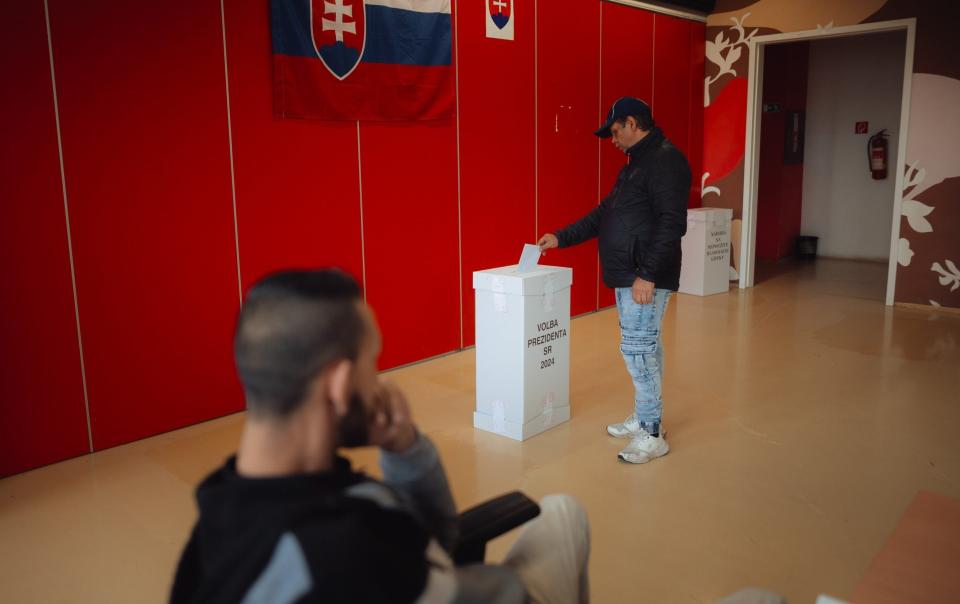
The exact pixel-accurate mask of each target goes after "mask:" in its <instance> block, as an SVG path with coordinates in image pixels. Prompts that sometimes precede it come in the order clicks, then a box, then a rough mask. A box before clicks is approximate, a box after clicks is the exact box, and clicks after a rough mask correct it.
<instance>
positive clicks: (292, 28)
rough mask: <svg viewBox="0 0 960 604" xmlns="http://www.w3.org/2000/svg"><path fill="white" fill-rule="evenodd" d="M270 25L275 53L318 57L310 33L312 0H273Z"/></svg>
mask: <svg viewBox="0 0 960 604" xmlns="http://www.w3.org/2000/svg"><path fill="white" fill-rule="evenodd" d="M270 27H271V29H272V31H273V53H274V54H278V55H292V56H295V57H313V58H316V57H317V51H316V50H315V49H314V48H313V39H312V38H311V35H310V0H273V1H272V2H271V3H270Z"/></svg>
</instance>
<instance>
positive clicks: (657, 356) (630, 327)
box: [616, 287, 673, 434]
mask: <svg viewBox="0 0 960 604" xmlns="http://www.w3.org/2000/svg"><path fill="white" fill-rule="evenodd" d="M672 293H673V292H672V291H670V290H668V289H655V290H653V302H651V303H650V304H637V303H636V302H634V301H633V292H632V290H631V288H629V287H618V288H616V295H617V312H618V313H619V314H620V352H621V353H623V360H624V362H625V363H626V365H627V371H628V372H629V373H630V377H631V378H632V379H633V387H634V391H635V394H634V400H633V406H634V413H635V414H636V416H637V420H638V421H639V422H640V424H641V425H642V426H643V428H644V429H645V430H646V431H647V432H649V433H651V434H656V433H659V432H660V419H661V417H662V416H663V399H662V398H661V388H662V385H663V339H662V337H661V329H660V326H661V324H662V323H663V313H664V311H666V309H667V303H668V302H669V301H670V295H671V294H672Z"/></svg>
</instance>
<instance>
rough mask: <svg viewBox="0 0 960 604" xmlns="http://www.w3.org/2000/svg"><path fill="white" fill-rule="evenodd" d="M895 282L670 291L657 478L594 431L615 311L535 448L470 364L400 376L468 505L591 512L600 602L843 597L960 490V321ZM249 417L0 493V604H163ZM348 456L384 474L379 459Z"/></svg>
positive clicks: (587, 333) (611, 371) (809, 273)
mask: <svg viewBox="0 0 960 604" xmlns="http://www.w3.org/2000/svg"><path fill="white" fill-rule="evenodd" d="M758 275H760V272H758ZM885 278H886V267H885V266H882V265H876V264H870V263H856V262H840V261H830V260H824V259H822V260H819V261H818V262H816V263H815V264H806V265H778V266H776V267H772V269H771V270H767V271H766V272H765V273H764V275H763V280H762V282H761V283H760V284H759V285H758V287H756V288H754V289H752V290H747V291H738V290H731V292H730V293H729V295H717V296H711V297H707V298H698V297H693V296H682V295H681V296H678V297H677V298H675V299H674V301H672V302H671V305H670V308H669V311H668V313H667V317H666V319H665V341H666V380H665V385H664V391H665V396H664V398H665V401H666V416H665V421H666V425H667V429H668V432H669V440H670V444H671V447H672V451H671V453H670V454H669V455H668V456H667V457H665V458H663V459H660V460H657V461H655V462H653V463H651V464H648V465H646V466H630V465H626V464H621V463H618V462H617V460H616V452H617V450H618V445H619V444H620V442H619V441H615V440H613V439H611V438H608V437H607V436H605V434H604V431H603V426H604V424H605V423H607V422H609V421H614V420H620V419H622V418H623V416H625V415H626V414H627V413H629V411H630V406H631V400H632V397H631V389H630V383H629V381H628V380H627V377H626V374H625V371H624V369H623V365H622V361H621V359H620V356H619V352H618V348H617V336H618V330H617V320H616V313H615V312H614V311H611V310H607V311H603V312H599V313H596V314H592V315H588V316H585V317H582V318H579V319H577V320H575V321H574V322H573V324H572V327H571V346H572V367H573V369H572V376H571V396H572V402H573V411H574V416H573V419H572V420H571V421H570V422H569V423H566V424H564V425H561V426H559V427H557V428H555V429H553V430H552V431H550V432H548V433H545V434H542V435H540V436H538V437H535V438H533V439H531V440H528V441H527V442H525V443H518V442H514V441H511V440H507V439H504V438H501V437H497V436H494V435H491V434H487V433H480V432H478V431H475V430H474V429H473V428H472V427H471V411H472V408H473V364H474V354H473V352H472V351H466V352H463V353H459V354H455V355H451V356H447V357H444V358H440V359H437V360H434V361H430V362H427V363H423V364H420V365H415V366H412V367H408V368H405V369H401V370H398V371H395V372H393V373H392V377H393V378H394V379H395V380H396V381H397V382H399V383H400V384H401V385H402V387H403V388H405V389H406V391H407V392H408V394H409V396H410V398H411V399H412V401H413V405H414V410H415V413H416V415H417V416H418V420H419V423H420V425H421V427H422V428H423V429H424V430H425V431H426V432H428V433H429V434H430V435H432V436H433V438H434V440H435V441H436V442H437V444H438V445H439V447H440V450H441V452H442V454H443V457H444V459H445V461H446V466H447V470H448V473H449V474H450V478H451V482H452V485H453V489H454V493H455V495H456V498H457V500H458V502H459V504H460V505H461V506H468V505H472V504H474V503H477V502H479V501H481V500H483V499H485V498H487V497H490V496H493V495H496V494H498V493H500V492H503V491H506V490H510V489H518V488H519V489H523V490H524V491H526V492H527V493H529V494H531V495H533V496H538V497H539V496H542V495H544V494H547V493H551V492H558V491H562V492H570V493H573V494H574V495H576V496H577V497H579V498H580V499H581V500H582V502H583V503H584V504H585V506H586V507H587V509H588V512H589V514H590V517H591V521H592V523H593V539H594V550H593V558H592V562H591V577H592V587H593V598H594V601H595V602H599V603H606V602H709V601H711V600H713V599H715V598H717V597H719V596H721V595H723V594H725V593H728V592H731V591H734V590H736V589H738V588H740V587H742V586H746V585H761V586H766V587H770V588H773V589H776V590H778V591H780V592H782V593H784V594H785V595H787V596H788V597H789V599H790V600H791V601H792V602H795V603H802V602H811V603H812V602H813V601H814V599H815V598H816V595H817V594H818V593H821V592H826V593H831V594H834V595H836V596H840V597H848V596H849V595H850V594H851V593H852V592H853V589H854V586H855V585H856V583H857V581H858V579H859V578H860V577H861V575H862V574H863V573H864V571H865V570H866V569H867V567H868V566H869V564H870V562H871V560H872V558H873V556H874V555H875V553H876V552H877V551H878V550H879V549H880V547H881V545H882V544H883V543H884V541H885V540H886V539H887V538H888V537H889V535H890V534H891V533H892V532H893V528H894V526H895V525H896V523H897V521H898V519H899V517H900V515H901V514H902V513H903V512H904V510H905V509H906V508H907V506H908V505H909V503H910V501H911V499H912V498H913V496H914V494H915V493H916V492H917V491H918V490H919V489H928V490H931V491H934V492H937V493H941V494H944V495H948V496H952V497H960V441H958V438H957V426H958V424H960V395H958V393H960V371H958V369H960V348H958V344H960V315H957V314H951V313H949V312H945V311H941V312H935V311H931V312H925V311H918V310H911V309H902V308H897V309H890V308H886V307H884V306H883V305H882V303H881V302H880V300H881V299H882V297H883V288H884V283H885ZM242 421H243V417H242V415H236V416H232V417H227V418H223V419H220V420H216V421H212V422H208V423H206V424H203V425H199V426H195V427H192V428H187V429H184V430H180V431H177V432H173V433H170V434H165V435H162V436H158V437H155V438H152V439H148V440H145V441H141V442H138V443H134V444H132V445H127V446H124V447H118V448H116V449H112V450H109V451H104V452H101V453H98V454H95V455H91V456H87V457H83V458H79V459H75V460H72V461H67V462H64V463H61V464H57V465H54V466H50V467H47V468H42V469H40V470H36V471H33V472H29V473H26V474H22V475H19V476H14V477H11V478H7V479H4V480H2V481H0V586H2V587H0V599H2V600H3V601H7V602H18V603H19V602H43V603H54V602H161V601H163V600H164V598H165V597H166V594H167V589H168V586H169V582H170V577H171V573H172V572H173V565H174V562H175V560H176V558H177V556H178V554H179V550H180V548H181V546H182V544H183V543H184V540H185V539H186V536H187V532H188V530H189V527H190V525H191V523H192V521H193V519H194V508H193V502H192V499H191V492H192V489H193V485H194V484H195V483H196V482H197V481H198V480H199V479H200V478H201V477H202V476H203V475H204V474H205V473H206V472H207V471H208V470H209V469H211V468H212V467H214V466H215V465H217V464H219V463H220V462H221V461H222V460H223V458H224V457H225V456H226V455H228V454H229V453H230V452H231V450H232V449H233V447H234V444H235V442H236V438H237V435H238V431H239V428H240V425H241V422H242ZM354 458H355V460H356V461H357V463H359V464H360V465H362V466H365V467H367V468H369V469H370V470H371V471H373V470H374V469H375V466H376V463H375V456H374V454H373V452H371V451H362V452H359V453H358V454H357V455H355V456H354ZM510 539H512V537H508V538H505V539H503V540H501V542H498V543H495V544H494V547H493V548H492V550H491V555H492V556H496V555H499V554H502V552H503V551H504V548H505V547H506V545H507V544H508V542H509V541H510Z"/></svg>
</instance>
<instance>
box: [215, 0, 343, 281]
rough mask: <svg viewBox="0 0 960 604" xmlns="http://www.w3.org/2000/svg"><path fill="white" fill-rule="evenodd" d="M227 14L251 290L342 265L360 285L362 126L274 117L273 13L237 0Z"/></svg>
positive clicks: (240, 218) (240, 216) (256, 2)
mask: <svg viewBox="0 0 960 604" xmlns="http://www.w3.org/2000/svg"><path fill="white" fill-rule="evenodd" d="M224 12H225V20H226V32H227V55H228V64H229V70H230V110H231V123H232V125H233V155H234V166H235V170H236V176H235V182H236V194H237V225H238V232H239V242H240V266H241V274H242V279H243V286H244V290H246V289H247V288H249V286H250V285H252V284H253V282H254V281H255V280H256V279H258V278H259V277H262V276H263V275H264V274H265V273H268V272H271V271H274V270H277V269H280V268H288V267H316V266H339V267H341V268H343V269H344V270H346V271H347V272H349V273H351V274H353V275H354V276H355V277H356V278H357V279H358V280H359V279H360V278H361V273H362V270H361V268H362V262H361V250H360V184H359V182H360V181H359V175H358V172H357V161H358V160H357V127H356V124H355V123H332V122H318V121H312V120H280V119H275V118H274V117H273V79H272V78H273V68H272V62H271V41H270V23H269V19H268V7H267V6H265V3H264V2H263V1H262V0H235V1H231V2H225V3H224ZM221 69H222V68H221Z"/></svg>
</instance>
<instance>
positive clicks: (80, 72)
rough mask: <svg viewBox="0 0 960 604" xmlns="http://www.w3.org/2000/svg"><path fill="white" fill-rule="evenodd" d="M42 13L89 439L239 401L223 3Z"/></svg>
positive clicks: (160, 426) (103, 440)
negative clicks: (52, 69)
mask: <svg viewBox="0 0 960 604" xmlns="http://www.w3.org/2000/svg"><path fill="white" fill-rule="evenodd" d="M50 17H51V22H52V25H51V26H52V37H53V49H54V55H55V61H56V65H57V84H58V89H59V92H60V97H59V98H60V111H61V124H62V133H63V144H64V164H65V169H66V175H67V190H68V195H69V199H70V209H71V218H72V221H73V227H74V228H73V243H74V258H75V263H76V274H77V289H78V296H79V306H80V318H81V329H82V334H83V340H84V352H85V356H84V358H85V361H86V370H87V386H88V393H89V397H90V412H91V416H92V417H91V423H92V428H93V439H94V446H95V447H96V448H104V447H109V446H112V445H116V444H119V443H123V442H127V441H131V440H135V439H138V438H142V437H144V436H147V435H150V434H155V433H158V432H162V431H164V430H169V429H172V428H176V427H180V426H183V425H186V424H189V423H192V422H197V421H200V420H204V419H208V418H211V417H216V416H220V415H223V414H225V413H228V412H230V411H235V410H238V409H240V408H241V406H242V402H241V397H240V391H239V386H238V384H237V381H236V379H235V377H234V373H233V367H232V360H231V346H230V341H231V332H232V324H233V318H234V315H235V312H236V309H237V304H238V292H237V289H238V284H237V260H236V254H235V239H234V227H233V210H232V204H231V192H230V164H229V150H228V142H227V117H226V102H225V88H224V71H223V42H222V38H221V36H219V35H218V32H219V31H220V4H219V2H217V1H216V0H204V1H197V0H177V1H171V2H163V3H141V2H126V1H123V0H101V1H99V2H84V3H76V2H68V1H65V0H53V1H52V2H51V3H50Z"/></svg>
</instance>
